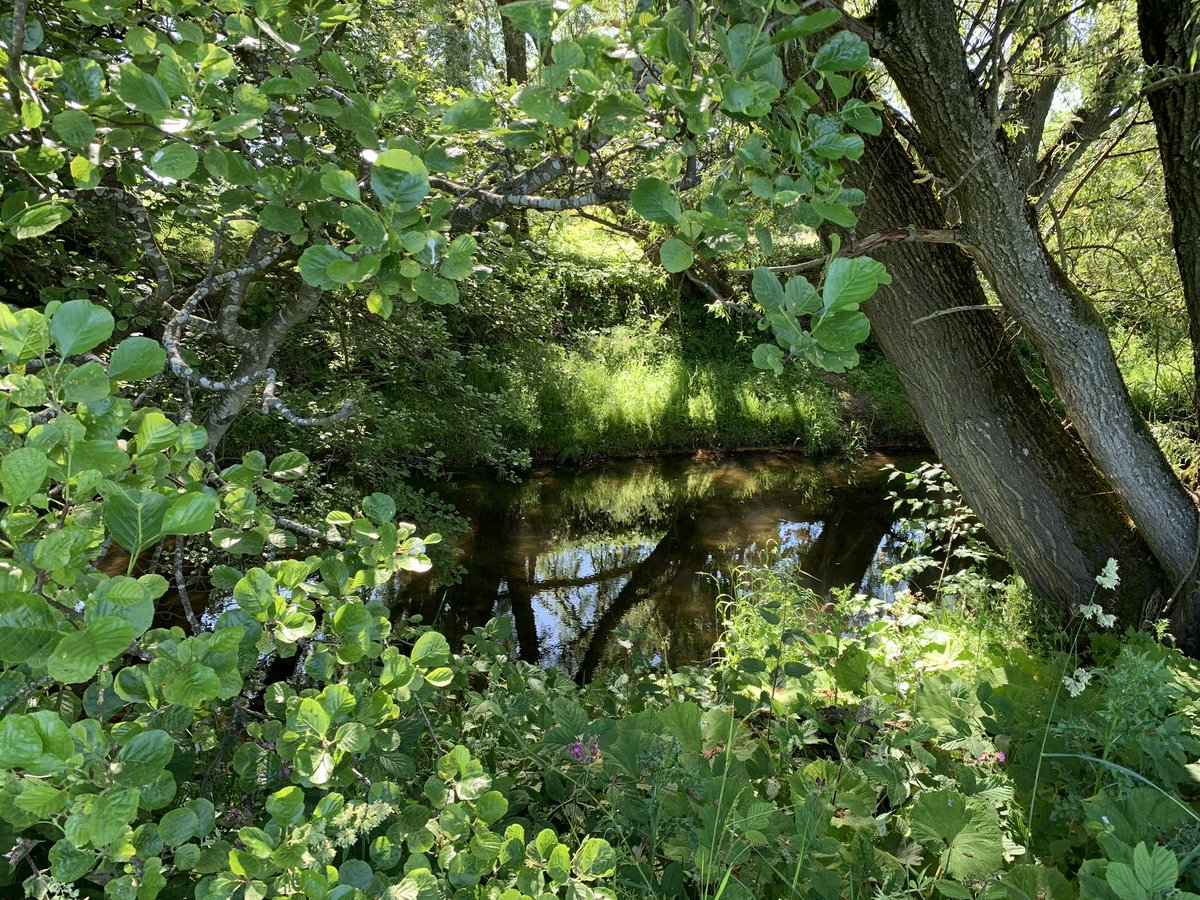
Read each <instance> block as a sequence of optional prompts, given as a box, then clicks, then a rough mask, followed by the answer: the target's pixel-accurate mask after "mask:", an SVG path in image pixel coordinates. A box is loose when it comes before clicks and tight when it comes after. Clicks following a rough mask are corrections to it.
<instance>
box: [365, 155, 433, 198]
mask: <svg viewBox="0 0 1200 900" xmlns="http://www.w3.org/2000/svg"><path fill="white" fill-rule="evenodd" d="M371 190H372V191H374V192H375V196H376V197H378V198H379V202H380V203H382V204H383V205H384V206H385V207H388V208H390V209H391V210H392V211H393V212H396V213H405V212H409V211H410V210H414V209H416V208H417V207H418V206H420V205H421V201H423V200H424V199H425V198H426V197H427V196H428V195H429V173H428V172H427V171H426V170H425V164H424V163H423V162H421V160H420V159H418V158H417V157H416V156H413V155H412V154H411V153H409V152H408V151H407V150H385V151H384V152H383V153H381V154H379V157H378V158H377V159H376V160H375V165H374V166H373V167H372V168H371Z"/></svg>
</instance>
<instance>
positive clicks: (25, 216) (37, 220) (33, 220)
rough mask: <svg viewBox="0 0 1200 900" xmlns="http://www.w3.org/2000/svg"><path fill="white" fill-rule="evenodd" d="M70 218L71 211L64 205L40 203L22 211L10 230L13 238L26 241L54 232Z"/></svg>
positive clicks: (10, 226)
mask: <svg viewBox="0 0 1200 900" xmlns="http://www.w3.org/2000/svg"><path fill="white" fill-rule="evenodd" d="M69 218H71V209H70V207H68V206H66V205H64V204H62V203H57V202H46V203H38V204H36V205H34V206H27V207H26V208H25V209H24V210H22V211H21V213H20V214H19V215H18V216H17V217H16V219H15V220H14V221H13V222H12V224H11V225H9V228H10V230H11V231H12V235H13V237H15V238H16V239H17V240H19V241H24V240H28V239H29V238H35V237H41V236H42V235H43V234H47V233H49V232H51V231H53V230H54V229H55V228H57V227H58V226H59V225H61V224H62V223H63V222H65V221H67V220H68V219H69Z"/></svg>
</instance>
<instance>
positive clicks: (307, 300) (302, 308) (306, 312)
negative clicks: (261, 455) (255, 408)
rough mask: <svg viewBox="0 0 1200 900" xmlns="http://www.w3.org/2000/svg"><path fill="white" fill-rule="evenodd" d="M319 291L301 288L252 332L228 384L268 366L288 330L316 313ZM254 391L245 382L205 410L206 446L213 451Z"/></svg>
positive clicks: (254, 383)
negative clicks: (250, 343) (249, 344)
mask: <svg viewBox="0 0 1200 900" xmlns="http://www.w3.org/2000/svg"><path fill="white" fill-rule="evenodd" d="M321 293H322V292H321V289H320V288H315V287H310V286H309V285H307V284H303V285H301V286H300V287H299V288H298V289H297V291H296V296H295V297H293V298H292V300H291V302H289V303H287V304H285V305H284V306H282V307H281V308H280V309H278V310H277V311H276V312H275V313H274V314H273V315H272V316H271V317H270V318H269V319H267V321H266V322H265V323H264V324H263V326H262V327H261V328H259V329H258V330H257V331H256V332H254V343H253V346H251V347H250V348H248V349H247V350H245V351H244V352H243V354H242V357H241V360H240V361H239V362H238V366H237V368H236V369H235V370H234V372H233V375H232V376H231V377H230V380H231V381H237V380H238V379H240V378H245V377H247V376H249V375H252V374H253V373H255V372H261V371H263V370H264V369H266V368H267V367H268V366H269V365H270V364H271V357H273V356H274V355H275V351H276V350H278V349H279V346H280V344H282V343H283V339H284V338H285V337H287V334H288V332H289V331H291V330H292V329H293V328H295V327H296V326H297V325H299V324H300V323H301V322H305V321H307V320H308V317H309V316H311V315H312V314H313V313H314V312H316V309H317V306H318V305H320V302H321ZM257 388H258V382H248V383H246V384H243V385H240V386H239V387H237V388H235V389H233V390H230V391H225V392H223V393H222V394H221V395H220V396H219V397H218V398H217V402H216V403H215V404H214V405H213V407H212V409H211V410H209V412H208V415H207V416H206V417H205V419H204V427H205V429H206V430H207V431H208V446H209V447H211V448H215V447H216V446H217V444H219V443H220V442H221V438H223V437H224V436H225V432H227V431H228V430H229V426H230V425H232V424H233V420H234V419H235V418H237V415H238V413H240V412H241V411H242V410H243V409H244V408H245V407H246V404H247V403H249V402H250V398H251V397H252V396H253V395H254V392H255V390H256V389H257Z"/></svg>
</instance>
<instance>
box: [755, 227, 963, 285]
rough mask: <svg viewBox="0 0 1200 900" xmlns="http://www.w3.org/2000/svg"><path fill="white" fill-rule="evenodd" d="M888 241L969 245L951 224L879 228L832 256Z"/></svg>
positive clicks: (805, 266)
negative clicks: (944, 226)
mask: <svg viewBox="0 0 1200 900" xmlns="http://www.w3.org/2000/svg"><path fill="white" fill-rule="evenodd" d="M888 244H957V245H959V246H961V247H968V246H969V245H968V244H967V243H966V241H965V239H964V238H963V235H962V233H961V232H959V231H957V230H956V229H954V228H914V227H906V228H881V229H880V230H879V231H875V232H872V233H871V234H869V235H867V236H866V237H865V238H863V239H862V240H861V241H858V242H856V243H854V244H851V245H850V246H849V247H845V248H843V249H842V250H840V251H839V252H838V254H837V255H836V256H835V257H834V259H843V258H844V259H851V258H853V257H855V256H866V255H867V254H868V253H872V252H874V251H875V250H877V249H879V248H880V247H886V246H887V245H888ZM828 261H829V258H828V257H825V256H820V257H817V258H816V259H810V260H808V261H806V262H802V263H792V264H791V265H786V266H766V268H767V269H769V270H770V271H772V272H776V273H780V274H787V273H789V272H807V271H809V270H811V269H819V268H821V266H823V265H825V264H826V263H827V262H828ZM754 271H755V270H754V269H733V270H732V272H733V274H734V275H753V274H754Z"/></svg>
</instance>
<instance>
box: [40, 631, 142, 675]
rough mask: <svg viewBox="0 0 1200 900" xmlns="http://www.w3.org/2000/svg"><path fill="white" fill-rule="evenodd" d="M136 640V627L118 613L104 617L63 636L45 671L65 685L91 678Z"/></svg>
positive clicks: (47, 662)
mask: <svg viewBox="0 0 1200 900" xmlns="http://www.w3.org/2000/svg"><path fill="white" fill-rule="evenodd" d="M133 639H134V631H133V626H132V625H130V624H129V622H127V621H126V620H125V619H122V618H120V617H118V616H102V617H101V618H98V619H93V620H92V621H90V622H87V623H86V624H85V625H84V627H83V628H82V629H81V630H79V631H73V632H71V633H70V634H68V635H66V636H65V637H63V638H62V639H61V640H60V641H59V642H58V643H57V644H56V645H55V647H54V650H53V651H52V652H51V653H50V656H49V658H48V659H47V661H46V671H47V672H49V673H50V676H51V677H52V678H54V679H56V680H57V681H61V682H63V683H64V684H80V683H82V682H85V681H90V680H91V679H92V678H93V677H95V675H96V670H97V669H99V668H100V667H101V666H102V665H104V664H105V663H106V662H108V661H109V660H111V659H112V658H113V657H114V656H117V655H118V654H119V653H121V652H122V651H124V650H125V648H127V647H128V646H129V645H130V644H131V643H132V642H133Z"/></svg>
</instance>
